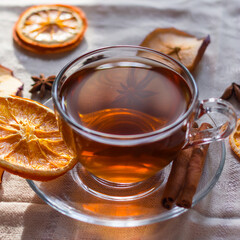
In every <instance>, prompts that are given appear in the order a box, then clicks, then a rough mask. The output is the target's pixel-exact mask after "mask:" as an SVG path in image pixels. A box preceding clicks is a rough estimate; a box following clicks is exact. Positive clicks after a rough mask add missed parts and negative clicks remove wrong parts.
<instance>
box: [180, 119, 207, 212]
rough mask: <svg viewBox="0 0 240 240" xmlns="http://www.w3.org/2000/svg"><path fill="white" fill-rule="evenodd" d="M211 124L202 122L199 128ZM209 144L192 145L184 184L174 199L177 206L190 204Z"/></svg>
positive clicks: (201, 128)
mask: <svg viewBox="0 0 240 240" xmlns="http://www.w3.org/2000/svg"><path fill="white" fill-rule="evenodd" d="M211 127H212V126H211V125H210V124H208V123H203V124H202V125H201V127H200V128H199V130H205V129H208V128H211ZM208 148H209V144H205V145H200V146H194V147H193V150H192V155H191V158H190V161H189V165H188V168H187V174H186V178H185V184H184V186H183V189H182V191H181V193H180V195H179V196H178V199H177V201H176V204H177V206H179V207H184V208H190V207H191V206H192V200H193V196H194V194H195V193H196V191H197V187H198V184H199V181H200V178H201V176H202V171H203V168H204V163H205V159H206V155H207V151H208Z"/></svg>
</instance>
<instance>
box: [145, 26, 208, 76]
mask: <svg viewBox="0 0 240 240" xmlns="http://www.w3.org/2000/svg"><path fill="white" fill-rule="evenodd" d="M209 43H210V36H209V35H208V36H207V37H205V38H201V39H198V38H196V37H195V36H193V35H191V34H188V33H186V32H183V31H180V30H178V29H176V28H157V29H155V30H154V31H153V32H151V33H150V34H148V35H147V36H146V38H145V39H144V40H143V42H142V43H141V46H144V47H148V48H152V49H154V50H157V51H159V52H162V53H165V54H167V55H169V56H171V57H173V58H175V59H176V60H178V61H179V62H181V63H182V64H183V65H185V66H186V67H187V68H188V69H189V70H190V71H193V70H194V69H195V67H196V66H197V65H198V63H199V61H200V60H201V58H202V56H203V54H204V52H205V50H206V48H207V46H208V44H209Z"/></svg>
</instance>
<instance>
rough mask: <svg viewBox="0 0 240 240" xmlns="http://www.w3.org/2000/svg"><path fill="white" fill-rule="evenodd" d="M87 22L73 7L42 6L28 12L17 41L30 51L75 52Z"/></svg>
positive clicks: (15, 33) (16, 29)
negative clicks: (72, 50) (73, 50)
mask: <svg viewBox="0 0 240 240" xmlns="http://www.w3.org/2000/svg"><path fill="white" fill-rule="evenodd" d="M86 28H87V19H86V17H85V14H84V13H83V11H82V10H81V9H79V8H77V7H73V6H69V5H61V4H56V5H38V6H33V7H30V8H28V9H27V10H26V11H24V12H23V13H22V14H21V16H20V17H19V19H18V21H17V22H16V24H15V26H14V30H13V39H14V40H15V42H16V43H17V44H18V45H19V46H21V47H23V48H24V49H26V50H29V51H32V52H35V53H40V54H46V53H56V52H64V51H67V50H71V49H73V48H75V47H76V46H77V45H78V44H79V43H80V42H81V41H82V38H83V36H84V33H85V31H86Z"/></svg>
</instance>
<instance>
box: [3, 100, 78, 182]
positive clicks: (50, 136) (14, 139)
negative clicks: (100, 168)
mask: <svg viewBox="0 0 240 240" xmlns="http://www.w3.org/2000/svg"><path fill="white" fill-rule="evenodd" d="M76 163H77V158H76V157H75V156H74V155H73V153H72V151H71V149H69V148H68V147H67V146H66V145H65V143H64V141H63V139H62V138H61V135H60V132H59V131H58V126H57V120H56V118H55V114H54V113H53V111H52V110H50V109H49V108H47V107H45V106H43V105H41V104H40V103H38V102H36V101H33V100H30V99H25V98H21V97H13V96H10V97H0V167H1V168H3V169H5V170H6V171H8V172H11V173H13V174H16V175H19V176H21V177H24V178H29V179H34V180H42V181H46V180H50V179H53V178H56V177H58V176H60V175H62V174H64V173H65V172H67V171H68V170H69V169H71V168H72V167H73V166H74V165H75V164H76Z"/></svg>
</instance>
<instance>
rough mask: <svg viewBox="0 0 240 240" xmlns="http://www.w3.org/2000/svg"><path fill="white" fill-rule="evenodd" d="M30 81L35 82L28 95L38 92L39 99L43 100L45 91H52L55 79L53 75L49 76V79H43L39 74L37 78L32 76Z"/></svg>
mask: <svg viewBox="0 0 240 240" xmlns="http://www.w3.org/2000/svg"><path fill="white" fill-rule="evenodd" d="M31 78H32V80H33V81H34V82H35V83H34V84H32V88H31V89H30V90H29V92H30V93H36V92H39V97H40V98H43V97H44V96H45V93H46V91H47V90H48V91H50V90H51V89H52V84H53V82H54V80H55V78H56V76H55V75H51V76H49V77H45V76H44V74H43V73H42V74H40V76H39V77H37V76H32V77H31Z"/></svg>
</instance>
